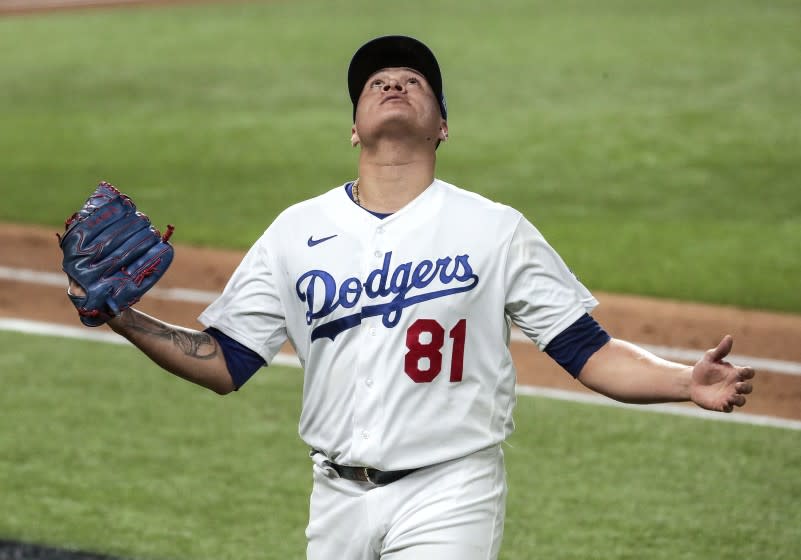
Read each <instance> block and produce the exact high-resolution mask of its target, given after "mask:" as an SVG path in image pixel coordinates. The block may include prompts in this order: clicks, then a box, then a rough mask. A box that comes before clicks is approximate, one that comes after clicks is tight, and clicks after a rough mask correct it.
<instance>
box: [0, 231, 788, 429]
mask: <svg viewBox="0 0 801 560" xmlns="http://www.w3.org/2000/svg"><path fill="white" fill-rule="evenodd" d="M265 226H266V224H265ZM59 227H60V224H53V227H52V229H47V228H39V227H32V226H20V225H12V224H0V238H2V239H3V240H4V244H3V246H2V247H0V266H5V267H11V268H17V269H28V270H35V271H41V272H50V273H59V272H60V261H61V252H60V250H59V248H58V244H57V241H56V235H55V232H56V231H58V230H59ZM242 255H243V253H241V252H237V251H222V250H210V249H200V248H195V247H187V246H180V245H179V246H178V247H177V250H176V256H175V260H174V262H173V265H172V267H171V268H170V270H169V271H168V272H167V274H166V275H165V276H164V278H162V280H161V282H160V283H159V287H161V288H193V289H197V290H206V291H214V292H219V291H221V290H222V288H223V287H224V285H225V282H226V281H227V279H228V277H229V275H230V274H231V272H232V271H233V270H234V268H235V267H236V265H237V264H238V263H239V260H240V259H241V257H242ZM596 296H597V297H598V299H599V301H600V302H601V305H600V306H599V307H598V309H597V310H596V312H595V313H594V315H595V317H596V318H598V320H599V321H600V322H601V323H602V324H603V325H604V326H605V327H606V328H607V330H609V332H610V333H611V334H612V335H613V336H615V337H618V338H623V339H626V340H630V341H633V342H638V343H642V344H652V345H662V346H672V347H678V348H690V349H705V348H710V347H712V346H714V345H716V344H717V342H718V341H719V340H720V338H721V336H722V335H724V334H726V333H730V334H732V335H733V336H734V339H735V345H734V353H735V354H740V355H748V356H755V357H760V358H768V359H774V360H787V361H793V362H801V345H799V344H798V341H799V340H801V316H797V315H783V314H776V313H766V312H760V311H747V310H742V309H736V308H730V307H718V306H711V305H702V304H691V303H682V302H677V301H664V300H653V299H648V298H641V297H631V296H621V295H614V294H607V293H596ZM204 307H205V305H204V304H200V303H187V302H180V301H170V300H166V299H158V298H156V297H154V296H152V295H150V294H149V295H147V296H145V298H144V299H143V300H142V302H141V303H140V304H139V305H138V308H140V309H142V310H143V311H145V312H147V313H151V314H153V315H156V316H158V317H160V318H162V319H164V320H166V321H169V322H172V323H176V324H181V325H185V326H188V327H200V324H199V323H197V321H196V318H197V316H198V314H199V313H200V312H201V311H202V309H203V308H204ZM0 317H10V318H27V319H35V320H39V321H48V322H58V323H63V324H66V325H72V326H79V325H80V323H79V322H78V319H77V316H76V313H75V310H74V308H73V307H72V304H71V303H70V302H69V301H68V299H67V297H66V296H65V294H64V287H61V286H48V285H42V284H33V283H29V282H22V281H16V280H9V279H0ZM103 328H106V327H103ZM512 350H513V356H514V359H515V363H516V365H517V368H518V375H519V379H520V381H521V382H522V383H525V384H528V385H538V386H543V387H551V388H559V389H570V390H575V391H581V392H586V390H585V389H584V388H583V386H581V384H580V383H578V382H577V381H575V380H573V379H572V378H571V377H570V376H569V375H567V374H566V373H565V372H564V371H563V370H562V369H561V368H559V367H558V366H556V365H555V364H554V363H553V362H552V361H551V360H550V358H548V357H547V356H546V355H544V354H542V353H541V352H539V351H538V350H537V348H536V347H535V346H534V345H533V344H532V343H529V342H514V343H513V346H512ZM744 410H745V411H747V412H749V413H753V414H765V415H771V416H778V417H783V418H791V419H801V376H799V375H786V374H781V373H776V372H771V371H765V370H764V369H763V370H762V371H759V373H758V378H757V380H756V382H755V390H754V394H753V395H752V396H751V397H750V399H749V403H748V405H747V406H746V408H745V409H744Z"/></svg>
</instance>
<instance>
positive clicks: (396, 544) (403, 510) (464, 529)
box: [306, 445, 506, 560]
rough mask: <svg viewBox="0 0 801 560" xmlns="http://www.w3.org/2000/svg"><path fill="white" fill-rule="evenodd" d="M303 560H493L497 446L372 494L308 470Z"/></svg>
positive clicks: (500, 516)
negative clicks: (311, 476)
mask: <svg viewBox="0 0 801 560" xmlns="http://www.w3.org/2000/svg"><path fill="white" fill-rule="evenodd" d="M313 470H314V486H313V490H312V494H311V500H310V508H309V510H310V511H309V525H308V527H307V528H306V537H307V539H308V547H307V549H306V557H307V559H308V560H495V559H496V558H497V557H498V551H499V550H500V546H501V538H502V536H503V523H504V513H505V506H506V473H505V470H504V462H503V451H502V450H501V448H500V445H498V446H493V447H490V448H487V449H484V450H482V451H479V452H476V453H473V454H472V455H469V456H467V457H463V458H461V459H455V460H453V461H448V462H445V463H441V464H438V465H434V466H431V467H426V468H423V469H420V470H418V471H415V472H413V473H411V474H409V475H407V476H406V477H404V478H402V479H400V480H397V481H395V482H392V483H390V484H387V485H385V486H374V485H372V484H370V483H367V482H355V481H351V480H345V479H342V478H338V477H336V476H331V473H330V472H326V470H323V469H321V468H320V467H319V466H318V465H314V467H313Z"/></svg>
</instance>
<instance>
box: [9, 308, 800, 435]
mask: <svg viewBox="0 0 801 560" xmlns="http://www.w3.org/2000/svg"><path fill="white" fill-rule="evenodd" d="M0 331H14V332H21V333H26V334H36V335H44V336H58V337H62V338H73V339H80V340H94V341H98V342H106V343H111V344H130V343H129V342H128V341H127V340H126V339H125V338H123V337H121V336H120V335H118V334H116V333H114V332H112V331H109V330H107V329H106V328H98V329H91V328H87V327H69V326H65V325H57V324H53V323H42V322H39V321H30V320H28V319H4V318H0ZM272 363H274V364H276V365H279V366H286V367H293V368H300V361H299V360H298V358H297V356H295V355H293V354H284V353H280V354H278V355H277V356H276V357H275V359H274V360H273V362H272ZM516 390H517V394H518V395H525V396H534V397H543V398H547V399H556V400H562V401H571V402H578V403H584V404H594V405H602V406H614V407H621V408H630V409H633V410H638V411H642V412H661V413H663V414H673V415H677V416H690V417H693V418H703V419H708V420H717V421H724V422H737V423H741V424H752V425H756V426H770V427H774V428H784V429H789V430H799V431H801V421H799V420H788V419H786V418H777V417H774V416H760V415H756V414H746V413H742V412H736V413H734V414H723V413H716V412H710V411H708V410H701V409H699V408H690V407H685V406H680V405H675V404H651V405H645V406H643V405H631V404H624V403H619V402H617V401H614V400H612V399H609V398H607V397H604V396H602V395H595V394H584V393H578V392H575V391H564V390H560V389H548V388H546V387H533V386H530V385H518V386H517V389H516Z"/></svg>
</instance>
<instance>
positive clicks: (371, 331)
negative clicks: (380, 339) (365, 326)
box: [367, 327, 375, 336]
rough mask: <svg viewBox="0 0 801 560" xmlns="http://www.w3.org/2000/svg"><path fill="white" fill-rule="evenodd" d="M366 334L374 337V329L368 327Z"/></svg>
mask: <svg viewBox="0 0 801 560" xmlns="http://www.w3.org/2000/svg"><path fill="white" fill-rule="evenodd" d="M367 332H369V333H370V336H375V327H370V330H369V331H367Z"/></svg>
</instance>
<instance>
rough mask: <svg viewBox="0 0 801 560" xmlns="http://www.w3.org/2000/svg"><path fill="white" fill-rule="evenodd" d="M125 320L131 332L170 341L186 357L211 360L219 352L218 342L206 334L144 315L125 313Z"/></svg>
mask: <svg viewBox="0 0 801 560" xmlns="http://www.w3.org/2000/svg"><path fill="white" fill-rule="evenodd" d="M123 320H124V323H125V326H126V328H128V329H129V330H131V331H134V332H138V333H142V334H146V335H150V336H155V337H157V338H162V339H165V340H170V341H171V342H172V344H173V345H174V346H175V347H176V348H178V349H179V350H181V352H183V353H184V354H185V355H187V356H191V357H193V358H197V359H198V360H211V359H213V358H215V357H216V356H217V353H218V351H219V350H218V346H217V342H216V341H215V340H214V338H212V337H211V336H210V335H209V334H208V333H205V332H199V331H190V330H187V329H183V328H181V327H176V326H173V325H169V324H166V323H162V322H161V321H158V320H157V319H154V318H152V317H149V316H148V315H145V314H144V313H124V314H123Z"/></svg>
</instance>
